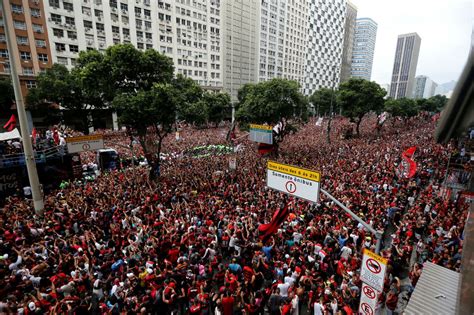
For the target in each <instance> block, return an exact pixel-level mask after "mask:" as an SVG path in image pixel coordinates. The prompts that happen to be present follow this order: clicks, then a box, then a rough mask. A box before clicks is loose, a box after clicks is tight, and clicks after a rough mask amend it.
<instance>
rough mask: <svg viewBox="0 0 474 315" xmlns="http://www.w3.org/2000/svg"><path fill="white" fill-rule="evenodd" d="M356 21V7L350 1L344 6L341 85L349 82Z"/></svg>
mask: <svg viewBox="0 0 474 315" xmlns="http://www.w3.org/2000/svg"><path fill="white" fill-rule="evenodd" d="M356 19H357V7H356V6H355V5H354V4H353V3H352V2H350V1H347V4H346V16H345V23H344V45H343V48H342V61H341V79H340V81H341V83H342V82H345V81H347V80H349V78H350V77H351V67H352V49H353V46H354V33H355V27H356Z"/></svg>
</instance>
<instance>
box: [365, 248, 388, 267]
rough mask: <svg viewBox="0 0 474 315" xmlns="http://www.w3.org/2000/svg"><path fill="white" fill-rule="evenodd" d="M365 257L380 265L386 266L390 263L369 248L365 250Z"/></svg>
mask: <svg viewBox="0 0 474 315" xmlns="http://www.w3.org/2000/svg"><path fill="white" fill-rule="evenodd" d="M364 255H367V256H369V257H370V258H372V259H373V260H376V261H378V262H379V263H381V264H384V265H386V264H387V262H388V260H387V259H386V258H383V257H382V256H379V255H377V254H376V253H373V252H371V251H370V250H368V249H367V248H364Z"/></svg>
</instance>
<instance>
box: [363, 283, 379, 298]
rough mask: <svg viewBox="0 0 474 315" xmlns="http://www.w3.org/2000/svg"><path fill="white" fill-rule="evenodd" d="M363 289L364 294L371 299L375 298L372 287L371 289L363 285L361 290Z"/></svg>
mask: <svg viewBox="0 0 474 315" xmlns="http://www.w3.org/2000/svg"><path fill="white" fill-rule="evenodd" d="M362 291H364V294H365V295H366V296H367V297H368V298H369V299H371V300H373V299H375V296H376V293H375V291H374V289H372V288H371V287H369V286H364V288H363V290H362Z"/></svg>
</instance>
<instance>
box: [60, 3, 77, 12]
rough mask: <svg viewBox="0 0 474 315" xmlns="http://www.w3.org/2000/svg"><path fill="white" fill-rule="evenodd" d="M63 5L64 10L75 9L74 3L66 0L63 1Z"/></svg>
mask: <svg viewBox="0 0 474 315" xmlns="http://www.w3.org/2000/svg"><path fill="white" fill-rule="evenodd" d="M63 7H64V10H67V11H74V6H73V5H72V3H69V2H66V1H64V2H63Z"/></svg>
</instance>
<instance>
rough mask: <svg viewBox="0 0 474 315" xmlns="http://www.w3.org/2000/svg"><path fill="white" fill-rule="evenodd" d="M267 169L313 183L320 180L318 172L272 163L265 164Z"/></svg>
mask: <svg viewBox="0 0 474 315" xmlns="http://www.w3.org/2000/svg"><path fill="white" fill-rule="evenodd" d="M267 168H268V169H269V170H272V171H276V172H280V173H285V174H288V175H293V176H297V177H301V178H305V179H309V180H312V181H315V182H319V181H320V179H321V174H320V173H318V172H315V171H311V170H307V169H305V168H300V167H294V166H290V165H286V164H280V163H276V162H272V161H268V162H267Z"/></svg>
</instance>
